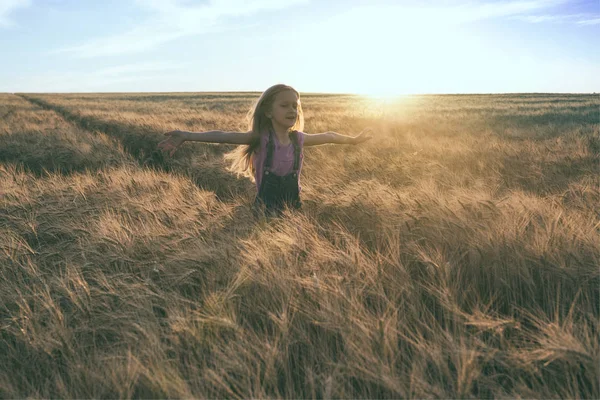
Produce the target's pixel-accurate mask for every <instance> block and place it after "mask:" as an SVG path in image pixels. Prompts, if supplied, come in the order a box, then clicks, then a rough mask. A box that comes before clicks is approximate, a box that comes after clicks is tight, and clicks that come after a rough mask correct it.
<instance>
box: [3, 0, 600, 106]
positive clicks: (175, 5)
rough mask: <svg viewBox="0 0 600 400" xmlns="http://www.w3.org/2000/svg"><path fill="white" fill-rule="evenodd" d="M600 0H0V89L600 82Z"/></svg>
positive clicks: (451, 88) (513, 88)
mask: <svg viewBox="0 0 600 400" xmlns="http://www.w3.org/2000/svg"><path fill="white" fill-rule="evenodd" d="M599 43H600V0H571V1H565V0H197V1H194V0H98V1H91V0H0V60H1V61H0V92H10V93H12V92H203V91H258V92H261V91H264V90H265V89H267V88H268V87H270V86H271V85H274V84H277V83H285V84H288V85H292V86H294V87H295V88H296V89H297V90H298V91H299V92H301V93H357V94H367V95H374V96H394V95H401V94H424V93H531V92H545V93H592V92H596V93H600V45H599Z"/></svg>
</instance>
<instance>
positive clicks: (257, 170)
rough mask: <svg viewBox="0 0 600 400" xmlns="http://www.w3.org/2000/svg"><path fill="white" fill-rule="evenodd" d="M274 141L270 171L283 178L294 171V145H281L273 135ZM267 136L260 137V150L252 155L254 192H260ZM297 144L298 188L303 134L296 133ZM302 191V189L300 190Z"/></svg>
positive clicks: (302, 152) (302, 153) (302, 156)
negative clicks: (298, 150)
mask: <svg viewBox="0 0 600 400" xmlns="http://www.w3.org/2000/svg"><path fill="white" fill-rule="evenodd" d="M273 138H274V139H275V143H274V145H275V146H274V147H273V160H272V162H271V168H270V171H271V172H273V173H274V174H275V175H278V176H284V175H287V174H289V173H290V172H292V170H293V169H294V144H293V143H291V142H290V144H288V145H282V144H280V143H279V139H277V135H275V134H274V135H273ZM268 140H269V134H268V133H265V134H263V135H261V137H260V148H259V149H258V150H257V151H256V152H255V153H254V156H253V159H252V163H253V165H254V179H255V180H256V190H257V191H258V190H260V182H261V180H262V176H263V166H264V165H265V159H266V158H267V141H268ZM298 144H299V145H300V165H299V166H298V187H299V188H300V171H302V161H303V160H304V151H303V147H304V133H303V132H300V131H298ZM300 190H302V188H300Z"/></svg>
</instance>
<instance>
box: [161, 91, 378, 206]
mask: <svg viewBox="0 0 600 400" xmlns="http://www.w3.org/2000/svg"><path fill="white" fill-rule="evenodd" d="M249 115H250V116H251V117H250V124H249V129H250V130H249V131H248V132H222V131H207V132H186V131H180V130H175V131H171V132H166V133H165V136H168V138H167V139H165V140H163V141H162V142H160V143H159V144H158V147H159V148H160V149H161V150H162V151H163V152H165V153H169V154H170V155H171V156H173V154H174V153H175V151H176V150H177V148H178V147H179V146H180V145H181V144H183V143H184V142H186V141H195V142H211V143H231V144H240V145H244V146H238V148H237V149H236V150H234V151H232V152H231V153H228V154H226V155H225V157H226V159H228V160H230V161H232V166H231V168H230V170H231V171H234V172H237V173H238V174H243V175H246V176H248V177H250V179H253V180H254V182H256V189H257V192H258V194H257V196H256V201H255V205H257V206H258V207H265V208H266V211H268V212H269V213H270V214H272V213H275V214H278V215H279V214H280V213H281V211H282V210H283V208H285V207H286V206H288V207H293V208H300V207H301V205H302V202H301V200H300V190H301V189H300V183H299V182H300V171H301V170H302V160H303V159H304V154H303V148H304V147H305V146H317V145H321V144H327V143H335V144H359V143H362V142H364V141H366V140H369V139H371V136H370V132H371V129H370V128H367V129H365V130H363V131H362V132H361V133H360V134H359V135H358V136H356V137H352V136H345V135H340V134H339V133H335V132H325V133H317V134H310V135H309V134H306V133H304V132H302V130H303V129H304V117H303V113H302V107H301V104H300V94H299V93H298V92H297V91H296V90H295V89H294V88H292V87H290V86H287V85H282V84H278V85H275V86H271V87H270V88H269V89H267V90H266V91H265V92H264V93H263V94H262V95H261V96H260V98H259V99H258V101H257V102H256V104H255V105H254V106H253V107H252V108H251V109H250V113H249Z"/></svg>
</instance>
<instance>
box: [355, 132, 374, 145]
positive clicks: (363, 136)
mask: <svg viewBox="0 0 600 400" xmlns="http://www.w3.org/2000/svg"><path fill="white" fill-rule="evenodd" d="M371 133H373V129H372V128H365V129H363V131H362V132H361V133H359V134H358V136H355V137H353V138H352V139H353V141H352V144H359V143H363V142H366V141H367V140H369V139H373V136H371Z"/></svg>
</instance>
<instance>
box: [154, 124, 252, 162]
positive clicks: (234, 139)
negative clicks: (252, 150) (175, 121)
mask: <svg viewBox="0 0 600 400" xmlns="http://www.w3.org/2000/svg"><path fill="white" fill-rule="evenodd" d="M165 136H168V137H167V138H166V139H165V140H163V141H162V142H160V143H159V144H158V148H159V149H160V150H162V151H163V152H168V153H169V155H171V156H173V154H175V151H177V149H178V148H179V146H181V145H182V144H183V143H184V142H207V143H229V144H249V143H250V141H251V140H252V138H253V136H254V133H253V132H252V131H248V132H223V131H206V132H188V131H180V130H175V131H170V132H165Z"/></svg>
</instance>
